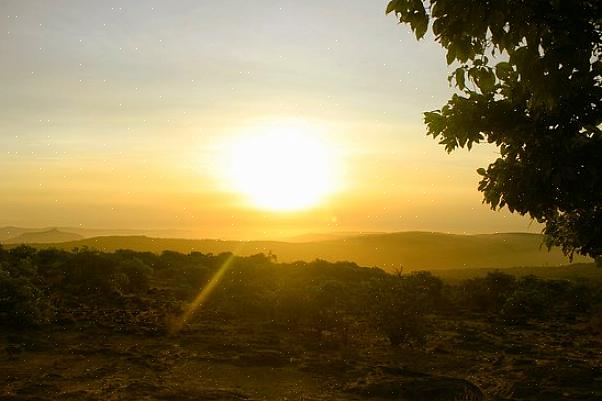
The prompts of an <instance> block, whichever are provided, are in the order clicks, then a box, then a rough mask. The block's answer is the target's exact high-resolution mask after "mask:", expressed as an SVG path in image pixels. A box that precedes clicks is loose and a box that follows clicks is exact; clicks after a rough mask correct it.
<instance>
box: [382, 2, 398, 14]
mask: <svg viewBox="0 0 602 401" xmlns="http://www.w3.org/2000/svg"><path fill="white" fill-rule="evenodd" d="M399 3H400V0H391V1H390V2H389V4H388V5H387V10H386V11H385V14H390V13H391V12H393V11H396V10H397V6H398V5H399Z"/></svg>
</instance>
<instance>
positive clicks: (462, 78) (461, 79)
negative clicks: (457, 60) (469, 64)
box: [455, 68, 466, 90]
mask: <svg viewBox="0 0 602 401" xmlns="http://www.w3.org/2000/svg"><path fill="white" fill-rule="evenodd" d="M465 74H466V71H464V68H458V69H457V70H456V73H455V78H456V86H457V87H458V89H460V90H464V89H466V75H465Z"/></svg>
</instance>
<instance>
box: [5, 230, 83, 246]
mask: <svg viewBox="0 0 602 401" xmlns="http://www.w3.org/2000/svg"><path fill="white" fill-rule="evenodd" d="M83 238H84V237H83V236H81V235H79V234H75V233H68V232H64V231H59V230H57V229H51V230H48V231H38V232H24V233H21V234H19V235H17V236H16V237H13V238H8V239H5V240H3V241H2V242H3V243H5V244H36V243H38V244H40V243H44V244H56V243H64V242H71V241H80V240H82V239H83Z"/></svg>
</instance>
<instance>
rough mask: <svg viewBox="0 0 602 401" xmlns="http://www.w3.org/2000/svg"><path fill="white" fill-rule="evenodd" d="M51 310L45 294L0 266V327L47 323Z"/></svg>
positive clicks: (23, 278) (24, 279) (27, 280)
mask: <svg viewBox="0 0 602 401" xmlns="http://www.w3.org/2000/svg"><path fill="white" fill-rule="evenodd" d="M52 314H53V308H52V306H51V304H50V302H49V300H48V299H47V297H46V294H45V293H44V292H43V291H42V290H40V289H39V288H38V287H36V286H35V285H34V284H33V283H32V282H31V281H30V280H29V279H27V278H25V277H14V276H12V275H11V274H10V273H9V272H8V271H7V270H6V269H5V267H4V266H0V325H3V326H10V327H26V326H37V325H41V324H45V323H48V322H49V321H50V320H51V318H52Z"/></svg>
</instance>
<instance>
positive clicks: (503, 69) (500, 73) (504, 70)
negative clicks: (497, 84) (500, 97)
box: [495, 61, 514, 80]
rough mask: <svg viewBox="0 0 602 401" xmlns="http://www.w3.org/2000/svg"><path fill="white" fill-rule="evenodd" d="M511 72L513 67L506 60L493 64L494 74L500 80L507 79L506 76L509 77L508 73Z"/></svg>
mask: <svg viewBox="0 0 602 401" xmlns="http://www.w3.org/2000/svg"><path fill="white" fill-rule="evenodd" d="M513 72H514V69H513V68H512V64H510V63H508V62H506V61H502V62H501V63H497V65H496V66H495V74H496V75H497V77H498V78H499V79H501V80H507V79H508V78H510V74H512V73H513Z"/></svg>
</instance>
